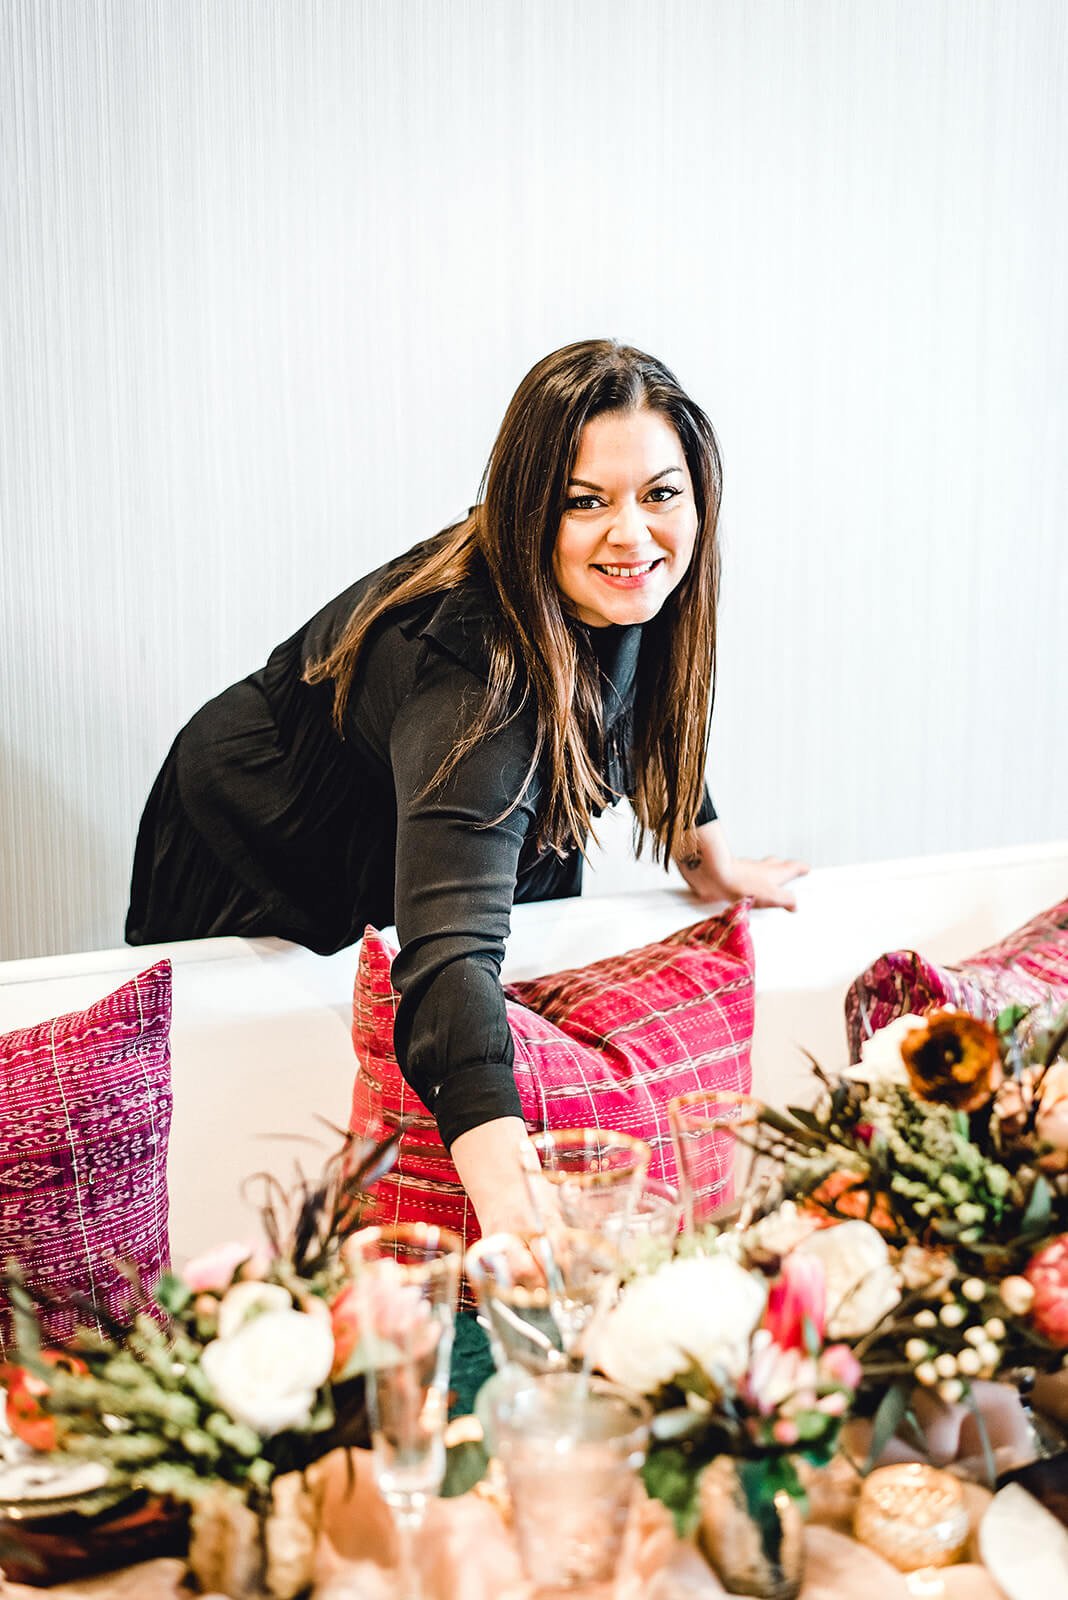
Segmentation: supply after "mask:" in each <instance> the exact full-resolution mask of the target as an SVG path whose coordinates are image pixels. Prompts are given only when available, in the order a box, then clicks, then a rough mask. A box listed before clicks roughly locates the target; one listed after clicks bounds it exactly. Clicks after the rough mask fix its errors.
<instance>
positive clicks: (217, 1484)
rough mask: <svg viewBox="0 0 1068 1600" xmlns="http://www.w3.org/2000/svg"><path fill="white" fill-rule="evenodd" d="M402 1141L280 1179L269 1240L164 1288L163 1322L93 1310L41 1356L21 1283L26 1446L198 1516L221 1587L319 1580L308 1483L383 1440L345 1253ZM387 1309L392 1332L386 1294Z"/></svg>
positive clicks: (16, 1404) (204, 1263) (197, 1559)
mask: <svg viewBox="0 0 1068 1600" xmlns="http://www.w3.org/2000/svg"><path fill="white" fill-rule="evenodd" d="M396 1144H397V1135H394V1136H392V1137H391V1138H389V1139H388V1140H385V1141H383V1142H382V1143H380V1144H376V1143H374V1142H373V1141H369V1140H367V1141H365V1140H358V1139H355V1138H354V1137H353V1136H351V1135H350V1136H347V1137H346V1140H345V1143H344V1145H343V1147H342V1148H341V1150H340V1151H339V1152H338V1153H337V1154H336V1155H335V1156H334V1157H333V1158H332V1159H331V1160H330V1162H329V1163H328V1164H327V1166H326V1168H325V1170H324V1172H323V1174H322V1175H321V1176H320V1177H319V1178H318V1179H317V1180H315V1181H314V1182H312V1183H309V1182H307V1181H305V1180H302V1181H301V1182H300V1183H299V1185H298V1186H297V1188H296V1190H295V1191H294V1192H293V1193H292V1194H290V1195H285V1194H282V1193H280V1192H279V1191H278V1189H277V1186H276V1185H273V1183H272V1182H271V1181H268V1193H267V1201H266V1204H265V1206H264V1208H263V1222H264V1232H265V1236H266V1238H265V1242H264V1243H263V1244H258V1245H252V1244H237V1243H232V1244H225V1245H222V1246H220V1247H219V1248H217V1249H214V1250H212V1251H211V1252H210V1253H208V1254H207V1255H204V1256H201V1257H199V1258H198V1259H196V1260H194V1261H191V1262H190V1263H189V1264H188V1265H187V1266H185V1267H184V1268H183V1269H182V1270H181V1271H179V1272H177V1273H168V1274H165V1275H164V1276H163V1277H162V1278H161V1279H160V1280H159V1282H158V1283H157V1284H156V1285H155V1286H154V1288H153V1291H152V1293H153V1298H154V1300H155V1303H156V1305H157V1307H158V1309H159V1316H158V1318H157V1317H152V1316H148V1315H145V1314H142V1315H139V1316H137V1317H135V1318H134V1319H133V1320H132V1321H130V1322H129V1323H122V1322H117V1321H114V1320H112V1319H108V1318H104V1317H103V1316H101V1314H100V1313H99V1312H98V1310H97V1308H95V1307H94V1306H92V1305H91V1304H88V1303H87V1304H85V1305H79V1310H80V1311H81V1312H82V1314H83V1317H84V1326H82V1327H81V1328H80V1330H79V1332H78V1333H76V1334H75V1336H74V1337H73V1338H72V1339H70V1340H69V1341H68V1342H67V1343H66V1345H65V1346H64V1347H63V1349H62V1350H58V1351H57V1350H51V1349H47V1348H43V1347H42V1342H41V1338H40V1334H39V1330H38V1324H37V1320H36V1316H35V1308H34V1306H33V1304H32V1302H31V1300H30V1298H29V1296H28V1295H27V1293H26V1291H25V1288H24V1287H23V1286H22V1284H21V1282H20V1280H19V1278H18V1276H17V1274H12V1276H11V1278H10V1281H9V1293H10V1295H11V1300H12V1305H13V1308H14V1311H15V1318H16V1331H17V1337H18V1346H17V1351H16V1354H15V1355H14V1357H13V1358H12V1360H11V1361H10V1363H9V1366H8V1368H7V1370H6V1373H5V1378H6V1382H7V1388H8V1395H7V1417H8V1422H9V1425H10V1427H11V1429H12V1431H13V1432H14V1433H15V1434H16V1435H17V1436H18V1437H19V1438H21V1439H22V1440H23V1441H24V1442H25V1443H26V1444H27V1445H29V1446H31V1447H32V1448H33V1449H34V1450H36V1451H40V1452H57V1453H59V1454H61V1455H62V1457H63V1458H64V1459H65V1460H68V1461H69V1460H71V1459H73V1460H75V1461H78V1460H81V1461H88V1462H90V1463H93V1464H94V1466H95V1467H96V1469H97V1471H98V1474H99V1476H100V1479H101V1481H102V1482H103V1483H105V1484H106V1486H107V1487H108V1488H109V1489H112V1490H114V1489H119V1490H129V1491H142V1492H146V1493H147V1494H148V1495H150V1496H153V1497H159V1498H160V1499H161V1500H162V1501H164V1502H174V1501H177V1502H181V1503H186V1504H188V1505H189V1506H190V1507H191V1508H192V1512H191V1544H190V1567H191V1570H192V1572H193V1575H194V1577H195V1578H197V1579H198V1580H199V1581H200V1582H201V1585H202V1586H203V1587H205V1588H212V1589H223V1590H224V1591H225V1592H227V1593H232V1594H243V1593H266V1594H269V1595H272V1596H275V1597H277V1600H291V1597H292V1596H294V1595H296V1594H298V1593H301V1592H302V1591H303V1590H305V1589H306V1588H307V1587H308V1585H309V1583H310V1576H311V1559H312V1556H313V1554H314V1548H315V1545H316V1543H317V1533H318V1521H317V1518H318V1510H319V1505H318V1500H317V1496H316V1492H315V1489H314V1487H313V1486H312V1485H311V1483H310V1482H309V1481H308V1480H307V1479H306V1478H305V1476H304V1472H305V1469H306V1468H307V1467H309V1466H310V1465H311V1464H312V1463H313V1462H314V1461H315V1460H317V1459H318V1458H319V1457H320V1456H322V1455H324V1454H325V1453H326V1452H328V1451H330V1450H333V1449H335V1448H337V1447H339V1446H348V1445H355V1444H361V1443H366V1442H367V1424H366V1414H365V1409H364V1380H363V1373H364V1372H365V1371H366V1368H367V1361H368V1356H369V1351H371V1350H373V1330H361V1324H360V1317H359V1316H358V1314H357V1302H356V1295H357V1288H356V1285H355V1283H354V1282H353V1281H352V1280H351V1276H350V1273H349V1271H348V1268H347V1265H346V1245H347V1241H348V1240H349V1239H350V1237H351V1236H352V1235H354V1234H355V1232H356V1230H357V1229H358V1228H359V1226H360V1224H361V1220H362V1217H363V1211H364V1198H365V1191H366V1190H367V1188H368V1187H369V1185H370V1184H372V1183H373V1182H374V1181H375V1179H376V1178H377V1177H379V1176H380V1175H381V1174H382V1173H383V1172H384V1171H386V1170H388V1167H389V1166H390V1165H391V1163H392V1160H393V1157H394V1153H395V1148H396ZM383 1265H386V1264H383ZM389 1265H392V1263H389ZM378 1300H379V1302H380V1303H381V1304H380V1309H381V1312H382V1319H384V1321H388V1318H389V1317H390V1316H391V1315H392V1314H393V1313H394V1311H395V1310H396V1308H395V1307H391V1306H390V1304H389V1303H388V1302H389V1295H388V1284H387V1283H384V1282H383V1284H382V1285H380V1292H379V1294H378Z"/></svg>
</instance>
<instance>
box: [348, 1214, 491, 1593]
mask: <svg viewBox="0 0 1068 1600" xmlns="http://www.w3.org/2000/svg"><path fill="white" fill-rule="evenodd" d="M462 1252H463V1244H462V1241H461V1240H460V1239H459V1238H458V1237H457V1235H456V1234H454V1233H449V1232H447V1231H446V1230H445V1229H444V1228H438V1227H434V1226H432V1225H431V1224H428V1223H410V1224H398V1225H397V1226H395V1227H380V1228H378V1227H376V1228H366V1229H364V1230H363V1231H362V1232H360V1233H358V1234H355V1235H354V1236H353V1238H352V1239H351V1240H350V1241H349V1244H348V1246H347V1247H346V1261H347V1263H348V1265H349V1267H350V1268H351V1270H352V1272H353V1274H354V1277H355V1280H356V1283H357V1284H358V1285H359V1287H360V1291H361V1292H360V1306H361V1316H362V1322H363V1338H364V1340H365V1341H366V1346H365V1350H366V1359H367V1410H368V1416H369V1420H370V1426H371V1448H372V1463H373V1472H374V1477H375V1482H376V1483H377V1485H378V1489H379V1492H380V1494H381V1495H382V1498H383V1500H384V1501H385V1502H386V1504H387V1505H388V1506H389V1508H390V1510H391V1511H392V1513H393V1520H394V1524H395V1526H396V1529H397V1536H398V1545H399V1574H398V1600H420V1596H421V1588H420V1583H419V1576H418V1570H417V1567H416V1563H415V1559H414V1542H415V1536H416V1534H417V1533H418V1531H419V1529H420V1527H421V1526H422V1523H423V1519H424V1517H425V1516H426V1508H427V1504H428V1502H429V1501H430V1499H431V1498H432V1497H433V1496H434V1495H436V1494H437V1493H438V1491H439V1490H440V1488H441V1483H442V1479H443V1478H444V1476H445V1424H446V1421H447V1418H448V1393H449V1358H450V1355H451V1353H452V1341H453V1327H454V1321H455V1316H456V1302H457V1296H458V1293H459V1286H460V1261H461V1256H462Z"/></svg>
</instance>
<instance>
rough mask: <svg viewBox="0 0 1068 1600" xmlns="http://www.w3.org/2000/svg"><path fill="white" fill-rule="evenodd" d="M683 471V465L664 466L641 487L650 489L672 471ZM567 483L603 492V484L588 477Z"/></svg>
mask: <svg viewBox="0 0 1068 1600" xmlns="http://www.w3.org/2000/svg"><path fill="white" fill-rule="evenodd" d="M681 471H682V468H681V467H662V468H661V470H660V471H659V472H654V473H653V475H652V477H651V478H646V480H645V482H644V483H643V484H642V486H641V487H642V488H643V489H648V487H649V485H650V484H651V483H656V481H657V479H658V478H666V477H668V475H669V474H670V473H672V472H681ZM567 484H568V488H575V489H597V490H598V491H601V492H603V491H602V486H601V484H599V483H590V482H589V480H588V479H587V478H568V480H567Z"/></svg>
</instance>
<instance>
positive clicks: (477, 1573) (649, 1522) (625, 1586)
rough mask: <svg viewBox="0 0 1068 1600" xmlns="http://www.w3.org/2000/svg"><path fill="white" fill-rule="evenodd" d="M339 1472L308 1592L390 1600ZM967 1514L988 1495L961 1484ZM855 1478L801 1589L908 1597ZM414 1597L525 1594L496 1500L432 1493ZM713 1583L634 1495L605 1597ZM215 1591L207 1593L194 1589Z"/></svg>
mask: <svg viewBox="0 0 1068 1600" xmlns="http://www.w3.org/2000/svg"><path fill="white" fill-rule="evenodd" d="M352 1459H353V1464H354V1474H353V1475H352V1477H351V1479H350V1476H349V1474H348V1472H347V1470H346V1463H345V1458H344V1456H343V1455H342V1454H341V1453H340V1452H335V1454H334V1455H332V1456H327V1457H325V1458H324V1460H323V1461H322V1462H321V1463H319V1464H317V1467H316V1468H314V1469H313V1471H318V1472H321V1473H322V1474H323V1476H324V1478H325V1482H326V1502H325V1515H324V1527H325V1530H326V1534H327V1537H326V1538H325V1539H324V1540H323V1544H322V1549H321V1554H320V1565H319V1575H318V1582H317V1585H316V1589H315V1600H392V1594H393V1588H392V1581H393V1574H392V1570H391V1561H392V1550H393V1527H392V1522H391V1520H390V1515H389V1512H388V1510H387V1508H386V1507H385V1505H384V1504H383V1503H382V1501H381V1499H380V1498H379V1496H378V1492H377V1490H376V1489H375V1486H374V1482H373V1478H372V1475H371V1463H370V1456H369V1455H368V1454H367V1453H366V1452H364V1451H356V1452H354V1454H353V1458H352ZM967 1493H968V1496H969V1504H970V1506H971V1507H972V1509H973V1513H974V1515H973V1524H974V1523H977V1522H978V1518H979V1516H981V1514H982V1511H983V1509H985V1505H986V1503H987V1501H988V1500H989V1496H988V1495H987V1494H986V1492H985V1491H984V1490H981V1489H976V1488H972V1487H971V1486H969V1487H968V1489H967ZM854 1496H855V1479H854V1478H853V1476H852V1474H851V1473H849V1472H848V1469H846V1470H845V1471H844V1472H842V1473H837V1474H831V1475H829V1476H828V1477H827V1478H826V1479H825V1480H824V1481H823V1483H822V1487H821V1488H820V1490H819V1491H818V1492H817V1494H816V1495H815V1497H814V1504H813V1516H812V1520H811V1522H810V1524H809V1526H808V1528H807V1530H806V1550H807V1573H806V1581H805V1587H804V1590H803V1593H802V1600H851V1597H853V1596H856V1595H863V1596H864V1600H909V1594H910V1591H909V1588H908V1585H907V1583H906V1580H905V1579H904V1578H903V1577H902V1576H901V1574H900V1573H898V1572H896V1571H895V1570H894V1569H893V1567H891V1566H889V1565H888V1564H887V1563H886V1562H885V1561H883V1560H882V1559H881V1557H879V1556H877V1555H875V1554H874V1553H873V1552H872V1551H870V1550H868V1549H866V1548H865V1547H864V1546H863V1545H859V1544H857V1543H856V1542H855V1540H853V1539H852V1538H850V1537H849V1535H848V1533H847V1531H846V1529H847V1527H848V1519H849V1515H850V1513H851V1507H852V1500H853V1497H854ZM419 1557H420V1560H419V1565H420V1571H421V1576H422V1579H423V1584H424V1589H425V1594H426V1600H529V1597H530V1595H531V1586H530V1585H529V1584H527V1583H526V1582H525V1581H524V1579H523V1576H522V1572H521V1570H520V1566H519V1558H518V1556H517V1554H516V1550H515V1546H514V1544H513V1542H512V1539H511V1536H510V1534H509V1532H508V1529H507V1527H506V1526H505V1523H504V1521H503V1519H502V1517H501V1513H500V1511H499V1510H498V1508H497V1506H496V1505H495V1504H494V1503H493V1502H492V1501H491V1500H489V1499H486V1498H483V1497H482V1496H481V1495H479V1494H467V1495H464V1496H463V1497H462V1498H461V1499H458V1500H442V1501H437V1502H435V1503H434V1504H433V1505H432V1506H431V1507H430V1511H429V1514H428V1517H427V1523H426V1529H425V1533H424V1535H423V1538H422V1540H421V1541H420V1549H419ZM183 1573H184V1567H183V1564H182V1563H181V1562H180V1561H174V1560H159V1561H148V1562H145V1563H143V1564H142V1565H140V1566H137V1567H128V1568H126V1569H125V1570H124V1571H121V1572H116V1573H110V1574H106V1575H103V1576H101V1577H98V1578H89V1579H86V1580H85V1581H84V1582H83V1583H73V1584H62V1585H59V1586H57V1587H56V1588H53V1589H49V1590H41V1589H32V1588H27V1587H24V1586H23V1585H21V1584H8V1585H6V1586H2V1585H0V1594H2V1595H3V1596H4V1600H42V1597H43V1596H46V1595H47V1596H50V1597H51V1600H188V1595H189V1591H188V1590H187V1589H183V1588H182V1587H181V1584H182V1576H183ZM942 1577H943V1583H944V1595H945V1600H999V1590H998V1589H997V1588H996V1586H995V1584H994V1582H993V1580H992V1578H991V1577H990V1576H989V1575H988V1574H987V1573H986V1572H985V1570H984V1569H983V1568H982V1567H981V1566H980V1565H979V1564H978V1560H977V1558H976V1559H973V1560H971V1561H968V1562H965V1563H963V1564H961V1565H959V1566H955V1567H950V1568H947V1569H945V1571H944V1572H943V1574H942ZM722 1593H723V1590H722V1589H721V1587H720V1585H719V1583H718V1582H717V1581H716V1578H715V1576H714V1575H713V1573H712V1572H711V1571H710V1569H709V1568H708V1567H707V1566H706V1564H705V1562H704V1561H703V1560H702V1558H701V1556H700V1555H699V1554H698V1552H697V1551H696V1550H695V1549H694V1548H693V1546H692V1545H688V1544H683V1543H681V1542H680V1541H679V1540H677V1539H676V1538H675V1536H674V1533H673V1531H672V1528H671V1524H670V1520H669V1518H668V1515H667V1513H666V1511H665V1510H664V1508H663V1507H662V1506H660V1505H658V1504H655V1503H653V1502H650V1501H648V1500H644V1499H642V1500H640V1501H639V1503H638V1505H637V1506H636V1508H635V1514H634V1517H633V1518H632V1523H631V1527H630V1529H629V1532H628V1547H627V1549H626V1551H625V1554H624V1560H623V1564H622V1573H621V1577H620V1579H619V1582H618V1583H617V1585H616V1592H615V1595H614V1596H613V1600H714V1597H716V1596H719V1595H722ZM205 1600H217V1597H205Z"/></svg>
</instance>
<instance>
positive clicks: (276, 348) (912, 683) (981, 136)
mask: <svg viewBox="0 0 1068 1600" xmlns="http://www.w3.org/2000/svg"><path fill="white" fill-rule="evenodd" d="M1066 150H1068V7H1066V6H1065V5H1064V4H1063V0H985V3H980V0H902V3H893V0H864V3H857V0H795V3H791V4H772V3H769V0H526V3H523V0H332V3H331V0H320V3H312V0H110V3H108V0H0V152H2V162H3V185H2V194H0V338H2V349H0V358H2V359H0V651H2V680H0V851H2V863H3V880H2V886H0V950H2V953H3V954H4V955H5V956H17V955H33V954H37V953H42V952H47V951H63V950H69V949H74V948H79V947H82V946H92V945H106V944H111V943H115V942H118V940H119V938H120V936H121V918H122V913H123V909H124V902H125V888H126V882H127V875H128V870H129V861H130V854H131V850H132V843H133V836H134V828H135V824H136V819H137V815H138V812H139V808H140V804H141V802H142V800H143V798H144V795H145V793H146V792H147V789H148V787H149V784H150V781H151V779H152V777H153V775H154V772H155V770H156V768H157V766H158V763H159V761H160V759H161V757H162V756H163V754H164V751H165V750H166V747H167V745H168V743H169V742H170V739H171V737H172V735H173V733H174V731H175V730H176V729H177V728H178V726H179V725H180V723H181V722H182V721H183V720H184V719H185V717H186V716H187V715H188V714H189V713H190V712H191V711H192V710H193V709H194V708H195V707H196V706H197V705H198V704H199V703H200V702H201V701H202V700H203V699H205V698H206V697H207V696H208V695H209V694H211V693H213V692H214V691H215V690H217V689H218V688H221V687H222V686H223V685H224V684H225V683H227V682H228V681H230V680H231V679H232V678H234V677H236V676H240V675H241V674H243V673H244V672H246V671H248V670H250V669H251V668H252V667H254V666H256V665H257V664H259V662H260V661H261V660H262V659H263V657H264V656H265V654H266V652H267V651H268V650H269V648H270V647H271V646H272V645H273V644H274V643H275V642H276V641H277V640H278V639H279V638H281V637H283V636H284V635H285V634H286V633H287V632H289V631H290V630H291V629H292V628H293V627H294V626H295V625H296V624H298V623H299V622H300V621H301V620H302V618H303V617H304V616H305V615H306V614H308V613H310V611H311V610H313V609H314V608H315V607H316V606H317V605H318V604H319V603H320V602H321V601H322V600H324V599H325V598H326V597H327V596H328V595H330V594H331V593H333V592H335V591H336V590H337V589H339V588H340V587H342V586H343V585H344V584H346V583H347V582H349V581H350V580H351V579H352V578H353V577H354V576H355V575H356V574H357V573H359V572H360V571H362V570H364V569H366V568H367V567H369V566H370V565H371V564H373V563H375V562H377V561H378V560H379V559H381V558H382V557H384V556H386V555H388V554H390V553H392V552H394V551H397V550H399V549H401V548H403V547H404V546H406V545H407V544H408V543H410V542H412V541H413V540H414V539H416V538H418V537H421V536H423V535H425V534H427V533H428V532H430V531H431V530H432V529H434V528H436V527H438V526H440V525H441V524H442V523H443V522H444V521H445V520H446V519H447V518H449V517H450V516H451V515H452V514H453V513H454V512H456V511H457V510H458V509H459V508H462V507H463V506H465V505H466V504H467V503H468V502H469V501H470V500H471V498H472V497H473V495H474V493H475V489H476V486H477V482H478V478H479V474H480V471H481V467H482V464H483V460H484V457H485V454H486V452H487V449H488V446H489V443H490V441H491V438H492V435H493V432H494V430H495V427H496V424H497V421H498V420H499V417H500V414H501V412H502V410H503V407H504V404H505V402H506V400H507V398H508V395H509V394H510V392H511V390H512V388H513V387H514V385H515V383H516V382H517V381H518V379H519V377H520V376H521V375H522V373H523V372H524V371H525V370H526V368H527V367H528V366H529V365H530V364H531V362H533V361H534V360H535V359H536V358H537V357H539V356H541V355H542V354H543V353H544V352H545V351H547V350H549V349H551V348H553V347H555V346H557V345H559V344H562V343H564V342H565V341H567V340H570V339H574V338H580V337H586V336H589V335H601V334H606V333H611V334H617V335H620V336H622V337H625V338H627V339H630V340H632V341H634V342H636V343H639V344H642V345H645V346H646V347H648V348H650V349H652V350H654V351H656V352H657V353H658V354H660V355H662V356H663V357H664V358H665V359H666V360H667V361H668V362H669V363H670V364H672V365H674V366H675V367H676V369H677V371H678V372H679V374H680V376H681V377H682V379H683V381H684V383H686V384H687V385H688V386H689V387H690V388H691V389H692V390H693V392H694V393H695V394H696V395H697V396H698V397H699V398H700V399H701V400H702V401H703V402H704V403H705V405H706V407H707V409H708V410H709V412H710V414H711V415H712V417H713V419H714V421H715V423H716V425H717V427H718V429H719V432H720V436H721V442H722V445H723V450H724V456H725V461H726V482H727V495H726V501H725V507H724V533H725V540H726V589H725V601H724V610H723V644H724V647H723V661H722V676H721V690H720V698H719V703H718V710H717V716H716V724H715V741H714V750H713V787H714V792H715V793H716V796H717V799H718V800H719V802H720V804H721V809H722V810H723V812H724V813H725V815H726V817H727V819H728V821H729V824H730V828H731V832H732V835H733V838H734V842H735V845H736V847H741V848H743V849H746V850H753V851H764V850H767V849H772V848H774V849H781V850H784V851H785V850H790V851H796V852H799V853H804V854H807V855H809V856H810V857H811V858H812V859H813V860H816V861H819V862H841V861H847V860H855V859H865V858H872V857H878V856H886V855H892V854H898V853H900V854H915V853H919V852H924V851H928V850H940V849H946V848H953V847H969V846H982V845H993V844H1000V843H1011V842H1025V841H1029V840H1038V839H1041V838H1043V837H1054V836H1058V835H1061V834H1063V833H1064V832H1065V815H1066V802H1068V741H1066V740H1065V739H1064V737H1063V728H1064V723H1065V710H1064V708H1065V689H1066V683H1065V679H1066V676H1068V674H1066V671H1065V667H1066V657H1068V648H1066V646H1065V644H1064V633H1065V618H1066V617H1068V576H1066V572H1068V562H1066V560H1065V556H1064V553H1063V552H1064V544H1065V524H1066V521H1068V517H1066V512H1068V479H1066V451H1065V435H1066V426H1065V424H1066V394H1068V313H1066V306H1068V294H1066V290H1065V285H1066V283H1068V233H1066V230H1068V161H1066V159H1065V152H1066Z"/></svg>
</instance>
